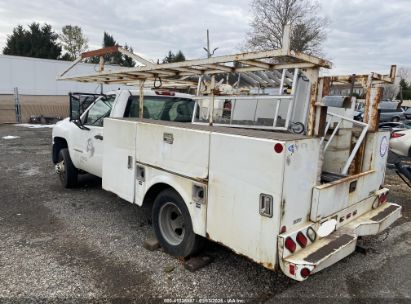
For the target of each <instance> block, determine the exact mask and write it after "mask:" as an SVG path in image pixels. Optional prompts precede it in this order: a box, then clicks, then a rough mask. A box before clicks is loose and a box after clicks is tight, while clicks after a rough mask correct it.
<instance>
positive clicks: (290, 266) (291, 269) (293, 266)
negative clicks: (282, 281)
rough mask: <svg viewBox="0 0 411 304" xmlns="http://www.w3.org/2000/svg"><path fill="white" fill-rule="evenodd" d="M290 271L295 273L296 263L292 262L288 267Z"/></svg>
mask: <svg viewBox="0 0 411 304" xmlns="http://www.w3.org/2000/svg"><path fill="white" fill-rule="evenodd" d="M288 271H289V272H290V274H292V275H295V265H294V264H290V265H289V267H288Z"/></svg>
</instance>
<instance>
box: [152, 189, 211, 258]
mask: <svg viewBox="0 0 411 304" xmlns="http://www.w3.org/2000/svg"><path fill="white" fill-rule="evenodd" d="M152 219H153V228H154V232H155V234H156V237H157V239H158V241H159V243H160V245H161V246H162V247H163V248H164V250H165V251H166V252H168V253H169V254H171V255H173V256H180V257H187V256H190V255H193V254H195V253H196V252H198V251H199V249H200V248H201V245H202V242H203V239H202V238H201V236H199V235H196V234H195V233H194V231H193V225H192V222H191V217H190V213H189V211H188V209H187V206H186V204H185V203H184V201H183V199H182V198H181V196H180V195H179V194H178V193H177V192H175V191H173V190H171V189H167V190H164V191H162V192H161V193H160V194H159V195H158V196H157V197H156V199H155V201H154V205H153V210H152Z"/></svg>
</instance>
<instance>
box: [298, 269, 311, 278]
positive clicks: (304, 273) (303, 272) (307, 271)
mask: <svg viewBox="0 0 411 304" xmlns="http://www.w3.org/2000/svg"><path fill="white" fill-rule="evenodd" d="M310 273H311V271H310V269H308V268H303V269H301V272H300V274H301V276H302V277H303V278H304V279H305V278H306V277H308V276H309V275H310Z"/></svg>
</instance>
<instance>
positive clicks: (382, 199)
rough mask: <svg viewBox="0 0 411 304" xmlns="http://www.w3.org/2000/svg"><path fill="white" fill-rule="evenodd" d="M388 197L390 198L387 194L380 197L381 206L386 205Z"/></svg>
mask: <svg viewBox="0 0 411 304" xmlns="http://www.w3.org/2000/svg"><path fill="white" fill-rule="evenodd" d="M387 196H388V194H387V193H384V194H381V195H380V197H379V198H378V201H379V203H380V205H381V204H384V203H385V202H386V201H387Z"/></svg>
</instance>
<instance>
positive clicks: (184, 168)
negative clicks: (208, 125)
mask: <svg viewBox="0 0 411 304" xmlns="http://www.w3.org/2000/svg"><path fill="white" fill-rule="evenodd" d="M137 124H138V126H137V143H136V144H137V148H136V151H137V153H136V158H137V161H138V162H141V163H145V164H148V165H151V166H154V167H158V168H162V169H164V170H167V171H170V172H174V173H177V174H181V175H184V176H187V177H191V178H197V179H206V178H207V177H208V158H209V140H210V136H209V132H208V131H202V130H195V129H188V128H186V129H185V128H179V127H173V126H167V125H160V124H153V123H143V122H138V123H137Z"/></svg>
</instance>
